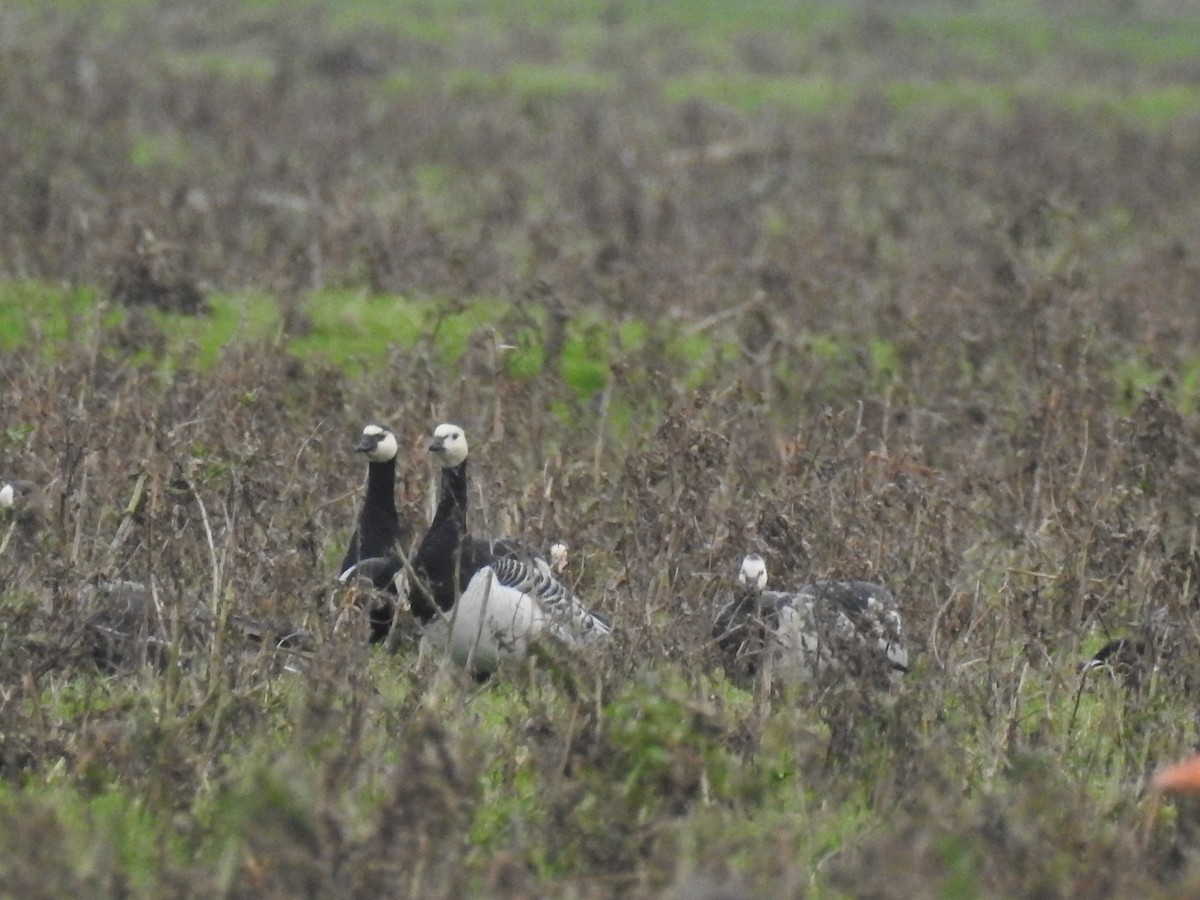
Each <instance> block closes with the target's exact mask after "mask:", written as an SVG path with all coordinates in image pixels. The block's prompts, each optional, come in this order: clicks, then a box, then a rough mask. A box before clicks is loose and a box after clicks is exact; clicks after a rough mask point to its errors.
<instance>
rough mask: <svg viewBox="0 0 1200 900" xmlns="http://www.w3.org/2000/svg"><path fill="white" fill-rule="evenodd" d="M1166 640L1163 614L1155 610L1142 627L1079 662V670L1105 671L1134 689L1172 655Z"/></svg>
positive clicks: (1172, 650) (1165, 614)
mask: <svg viewBox="0 0 1200 900" xmlns="http://www.w3.org/2000/svg"><path fill="white" fill-rule="evenodd" d="M1168 637H1169V629H1168V628H1167V611H1166V609H1165V608H1159V609H1156V610H1154V612H1153V613H1151V615H1150V617H1149V621H1148V622H1147V623H1146V624H1145V625H1144V627H1142V628H1139V629H1137V630H1135V631H1133V632H1131V633H1130V634H1126V635H1122V636H1121V637H1117V638H1113V639H1112V640H1110V641H1109V642H1108V643H1106V644H1105V645H1104V646H1103V647H1101V648H1100V649H1099V650H1097V651H1096V652H1095V653H1094V654H1092V656H1091V657H1090V658H1089V659H1086V660H1084V661H1083V662H1082V663H1080V666H1079V669H1080V671H1081V672H1085V673H1086V672H1092V671H1107V672H1110V673H1112V674H1113V675H1116V676H1118V677H1120V678H1121V679H1123V680H1124V681H1125V683H1126V685H1128V686H1129V687H1131V688H1136V687H1138V686H1139V685H1140V684H1142V682H1143V680H1144V679H1145V678H1147V677H1148V676H1149V675H1150V674H1151V673H1152V672H1154V671H1155V670H1156V669H1157V668H1158V667H1159V665H1160V663H1161V662H1162V661H1163V660H1164V659H1166V658H1168V657H1170V656H1171V655H1172V653H1174V652H1175V649H1176V648H1175V647H1174V644H1173V642H1171V641H1169V640H1168Z"/></svg>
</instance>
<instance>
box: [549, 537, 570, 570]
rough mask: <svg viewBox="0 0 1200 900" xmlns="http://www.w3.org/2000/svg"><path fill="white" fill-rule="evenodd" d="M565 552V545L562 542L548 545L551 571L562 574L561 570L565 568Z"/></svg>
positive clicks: (566, 548)
mask: <svg viewBox="0 0 1200 900" xmlns="http://www.w3.org/2000/svg"><path fill="white" fill-rule="evenodd" d="M567 550H568V547H567V545H566V544H564V543H563V542H562V541H555V542H554V543H553V544H551V545H550V569H551V571H553V572H557V573H559V574H562V571H563V569H565V568H566V567H567Z"/></svg>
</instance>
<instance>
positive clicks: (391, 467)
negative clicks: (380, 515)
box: [365, 456, 396, 518]
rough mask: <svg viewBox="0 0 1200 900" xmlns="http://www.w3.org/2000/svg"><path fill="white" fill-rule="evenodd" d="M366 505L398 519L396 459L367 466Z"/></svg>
mask: <svg viewBox="0 0 1200 900" xmlns="http://www.w3.org/2000/svg"><path fill="white" fill-rule="evenodd" d="M365 505H366V506H369V507H371V508H372V509H376V510H379V511H380V512H385V513H389V514H390V515H391V517H392V518H395V517H396V458H395V457H394V456H393V457H392V458H391V459H389V460H388V461H387V462H373V463H371V464H370V465H369V466H367V498H366V501H365Z"/></svg>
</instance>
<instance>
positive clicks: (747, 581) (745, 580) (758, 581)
mask: <svg viewBox="0 0 1200 900" xmlns="http://www.w3.org/2000/svg"><path fill="white" fill-rule="evenodd" d="M738 584H741V585H744V586H746V587H749V588H754V589H755V590H759V591H761V590H762V589H763V588H765V587H766V586H767V564H766V562H765V561H764V560H763V558H762V557H761V556H759V555H758V554H757V553H748V554H747V555H746V558H745V559H743V560H742V570H741V571H740V572H738Z"/></svg>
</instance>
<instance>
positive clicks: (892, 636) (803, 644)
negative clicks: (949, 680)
mask: <svg viewBox="0 0 1200 900" xmlns="http://www.w3.org/2000/svg"><path fill="white" fill-rule="evenodd" d="M766 584H767V566H766V563H765V562H764V561H763V558H762V557H761V556H759V555H758V554H757V553H751V554H749V555H748V556H747V557H746V558H745V559H744V560H743V561H742V568H741V571H740V572H739V573H738V591H737V596H736V597H735V598H734V599H733V601H732V602H730V603H728V604H726V605H725V606H724V607H722V609H721V610H720V612H718V613H717V617H716V622H715V623H714V625H713V637H714V638H715V639H716V641H717V644H718V646H720V647H721V649H722V650H723V651H724V652H725V653H726V655H727V656H729V657H730V658H731V659H733V660H735V661H738V662H741V663H742V664H743V665H745V666H746V668H748V670H749V671H750V672H751V673H753V672H755V671H757V669H758V665H757V661H758V659H759V658H760V657H761V654H762V653H764V652H770V653H772V654H774V664H775V667H776V668H775V671H776V672H778V673H779V674H780V675H781V676H782V677H784V678H787V679H790V680H794V681H799V682H808V681H812V680H813V679H814V678H815V677H816V676H817V675H818V674H820V673H822V672H825V671H830V670H842V671H848V672H850V673H851V674H860V673H862V672H864V671H867V670H870V669H872V668H875V669H876V670H877V671H881V672H887V673H896V672H905V671H907V670H908V649H907V647H906V646H905V643H904V631H903V626H902V623H901V620H900V613H899V611H898V610H897V608H896V601H895V598H894V597H893V596H892V594H891V592H890V591H889V590H887V588H884V587H882V586H880V585H878V584H872V583H870V582H867V581H815V582H813V583H811V584H806V585H804V586H803V587H801V588H800V589H799V590H798V591H795V592H794V593H785V592H782V591H768V590H764V588H765V587H766Z"/></svg>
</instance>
